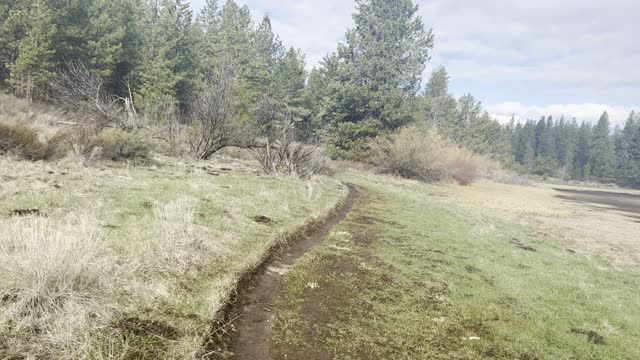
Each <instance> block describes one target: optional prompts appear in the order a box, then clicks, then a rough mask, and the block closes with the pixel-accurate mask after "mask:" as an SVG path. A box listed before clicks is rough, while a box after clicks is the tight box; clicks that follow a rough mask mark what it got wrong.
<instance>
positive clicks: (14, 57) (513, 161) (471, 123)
mask: <svg viewBox="0 0 640 360" xmlns="http://www.w3.org/2000/svg"><path fill="white" fill-rule="evenodd" d="M355 4H356V8H355V12H354V14H353V19H354V23H355V24H354V26H353V28H351V29H349V30H347V32H346V34H345V41H344V42H342V43H339V44H338V45H337V47H336V49H335V51H333V52H332V53H330V54H328V55H327V56H326V57H325V58H324V59H323V60H322V61H321V63H320V64H319V65H317V66H316V67H315V68H314V69H313V70H311V71H309V72H308V71H307V70H306V63H305V56H304V54H303V53H302V52H301V51H300V50H299V49H295V48H287V47H286V46H285V45H284V44H283V42H282V41H281V39H280V38H279V37H278V35H277V34H275V32H274V31H273V28H272V26H271V21H270V19H269V17H268V16H264V17H263V18H262V19H261V20H260V21H258V22H257V23H256V22H254V20H253V19H252V17H251V11H250V9H249V8H248V7H247V6H241V5H239V4H238V3H236V2H235V1H234V0H226V1H224V3H222V2H220V3H219V2H218V1H217V0H207V1H206V3H205V6H204V8H203V10H202V11H201V12H200V13H198V14H194V13H193V11H192V10H191V8H190V6H189V2H188V0H17V1H16V0H0V14H7V15H6V16H3V17H2V18H0V82H2V83H4V84H7V85H8V86H9V87H10V88H11V91H13V92H14V93H15V94H17V95H19V96H23V97H25V98H28V99H29V100H37V99H43V100H46V99H49V98H50V96H49V93H50V87H51V84H52V82H53V83H55V82H56V81H55V78H56V77H58V76H59V74H60V70H61V69H63V68H65V67H69V64H70V63H79V64H82V67H83V68H86V69H87V71H88V72H90V73H91V74H92V76H97V77H100V79H101V81H100V82H99V84H100V90H101V91H104V92H106V93H108V94H112V95H114V96H120V97H127V96H129V97H130V98H132V99H134V100H135V108H136V109H137V110H139V111H141V112H142V113H144V114H146V115H147V116H156V117H161V116H162V115H161V114H162V111H161V110H162V109H163V108H164V107H165V106H166V104H167V103H169V104H171V105H172V106H175V107H176V108H177V109H179V111H181V112H184V113H196V115H197V113H198V112H200V113H202V110H203V109H202V107H203V106H204V105H203V104H205V105H206V104H209V105H210V103H216V104H219V103H221V102H220V101H204V100H206V99H209V100H215V99H213V98H211V97H212V96H214V95H215V94H216V92H215V91H212V90H210V91H209V93H208V95H207V96H208V97H209V98H207V96H204V95H203V91H205V92H206V89H207V88H209V89H210V88H211V86H210V85H211V84H209V86H208V80H207V79H210V78H211V74H212V73H214V72H215V71H219V69H220V68H221V67H222V68H225V69H226V70H225V73H227V72H228V73H230V74H232V76H233V78H234V81H233V86H232V92H233V94H232V95H233V105H234V106H233V114H232V115H233V116H232V117H233V119H234V121H236V122H239V123H245V124H249V123H254V124H257V125H259V127H261V128H262V129H269V128H270V125H269V124H268V122H270V121H274V119H276V118H278V117H279V116H275V115H273V114H272V113H273V111H272V110H273V109H275V108H279V109H285V111H286V113H287V118H290V119H291V120H292V122H293V124H295V128H296V132H297V133H298V134H299V136H300V137H301V138H302V139H312V138H313V139H317V138H320V139H322V140H323V141H324V144H325V145H326V146H325V148H326V149H327V150H328V152H329V154H330V155H331V156H332V157H336V158H351V159H356V160H358V159H362V158H366V157H368V156H369V155H370V150H371V149H370V146H371V145H370V144H371V139H372V138H376V137H378V136H384V135H385V134H390V133H393V132H395V131H396V130H398V129H400V128H403V127H405V126H407V125H410V124H411V125H418V126H422V127H425V128H434V129H436V130H437V131H438V132H439V133H440V134H441V135H442V136H443V137H444V138H446V139H448V141H450V142H452V143H454V144H457V145H459V146H461V147H466V148H468V149H470V150H472V151H474V152H476V153H478V154H482V155H486V156H488V157H491V158H494V159H497V160H499V161H501V162H502V163H503V164H505V165H507V166H509V167H511V168H514V169H518V170H520V171H523V172H530V173H536V174H546V175H559V176H562V177H565V178H573V179H595V180H602V181H613V180H615V181H617V182H618V183H620V184H623V185H633V186H640V170H639V169H640V129H639V128H640V120H639V119H638V115H637V114H635V113H633V114H631V115H630V117H629V120H628V121H627V123H626V125H625V126H624V128H620V129H618V128H617V129H614V130H613V131H612V129H611V125H610V121H609V119H608V115H607V114H604V115H603V117H602V118H601V119H600V121H599V122H598V124H595V125H590V124H588V123H582V124H578V123H577V121H576V120H574V119H571V120H566V119H559V120H557V121H556V120H554V119H552V118H545V119H540V120H539V121H526V122H524V123H518V124H516V123H515V122H512V123H510V124H506V125H502V124H500V123H499V122H498V121H497V120H496V119H494V118H492V117H491V116H490V114H489V113H488V112H487V111H485V110H484V109H483V107H482V104H481V103H480V102H479V101H478V100H477V99H476V98H475V97H474V96H473V95H471V94H466V95H464V96H461V97H458V98H456V97H455V96H453V95H452V94H451V93H450V92H449V88H448V86H449V75H448V74H447V71H446V70H445V69H444V68H439V69H436V70H435V71H433V72H432V74H431V76H430V78H428V79H427V81H426V83H424V82H423V78H422V74H423V72H424V70H425V66H426V64H427V62H428V61H429V59H430V53H431V50H432V49H433V46H434V39H435V36H434V34H433V32H432V31H431V30H428V29H427V27H426V26H425V24H424V22H423V20H422V19H421V17H420V16H419V15H418V7H417V5H415V4H414V3H413V2H412V1H411V0H393V1H389V0H356V1H355ZM229 64H230V68H228V67H229ZM225 84H226V82H225ZM216 86H218V87H220V86H219V85H216ZM229 86H231V85H229ZM218 93H220V91H218ZM265 99H267V100H268V101H265ZM222 103H224V102H222ZM273 104H278V105H277V106H275V105H273ZM209 107H210V106H209ZM159 109H160V110H159ZM209 110H211V109H209ZM207 114H209V113H207ZM207 116H209V115H207ZM207 116H200V117H202V118H203V119H201V120H202V121H201V122H206V121H209V122H211V119H208V118H207ZM225 116H226V115H225ZM192 117H193V116H192ZM195 117H196V118H198V116H195Z"/></svg>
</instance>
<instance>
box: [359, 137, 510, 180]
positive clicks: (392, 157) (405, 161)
mask: <svg viewBox="0 0 640 360" xmlns="http://www.w3.org/2000/svg"><path fill="white" fill-rule="evenodd" d="M371 152H372V153H371V157H370V159H369V162H371V163H372V164H374V165H376V166H378V167H379V168H380V170H381V171H382V172H384V173H388V174H393V175H397V176H401V177H404V178H410V179H417V180H421V181H425V182H433V181H439V180H443V179H446V178H448V177H451V178H453V179H455V180H456V181H457V182H458V183H460V184H461V185H468V184H471V183H472V182H473V181H474V180H476V179H477V178H478V177H479V176H480V174H481V172H482V171H483V170H487V169H489V168H497V167H498V165H497V164H496V163H495V162H493V161H491V160H488V159H486V158H483V157H481V156H478V155H476V154H474V153H473V152H471V151H469V150H467V149H461V148H459V147H457V146H455V145H453V144H451V143H450V142H448V141H447V140H445V139H443V138H442V137H441V136H440V135H438V134H437V132H435V131H434V130H422V129H419V128H418V127H415V126H410V127H406V128H402V129H401V130H400V131H398V132H397V133H394V134H391V135H388V136H384V137H378V138H377V139H375V140H373V142H372V145H371Z"/></svg>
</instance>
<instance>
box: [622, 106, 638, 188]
mask: <svg viewBox="0 0 640 360" xmlns="http://www.w3.org/2000/svg"><path fill="white" fill-rule="evenodd" d="M633 117H634V119H635V120H634V121H633V123H632V124H631V125H630V126H629V128H626V127H625V130H624V131H625V132H626V134H625V136H626V137H627V139H628V142H629V143H628V152H629V170H628V177H629V184H630V185H631V186H634V187H640V114H638V113H634V116H633Z"/></svg>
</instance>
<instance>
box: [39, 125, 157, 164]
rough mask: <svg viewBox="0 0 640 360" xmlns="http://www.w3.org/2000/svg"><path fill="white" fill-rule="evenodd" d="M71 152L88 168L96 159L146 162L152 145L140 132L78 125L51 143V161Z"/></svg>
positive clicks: (149, 156) (65, 131)
mask: <svg viewBox="0 0 640 360" xmlns="http://www.w3.org/2000/svg"><path fill="white" fill-rule="evenodd" d="M69 153H70V154H71V156H73V158H75V159H76V160H77V161H78V162H80V163H82V164H83V165H85V166H86V165H88V164H89V163H91V162H92V161H96V160H111V161H127V162H134V163H146V162H148V161H150V159H151V146H150V145H149V142H148V141H147V138H146V137H145V136H144V135H143V134H142V133H141V132H140V131H135V132H127V131H124V130H120V129H105V130H103V131H99V130H98V129H96V128H94V127H92V126H76V127H73V128H69V129H67V130H64V131H60V132H58V133H57V134H56V135H55V136H54V137H52V138H51V139H50V140H49V146H48V154H49V156H50V157H51V158H55V157H62V156H64V155H66V154H69Z"/></svg>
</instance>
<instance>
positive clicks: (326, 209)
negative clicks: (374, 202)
mask: <svg viewBox="0 0 640 360" xmlns="http://www.w3.org/2000/svg"><path fill="white" fill-rule="evenodd" d="M158 164H162V165H157V166H153V165H150V166H143V167H128V166H126V165H116V164H114V163H107V162H105V163H98V164H95V165H94V166H92V167H83V166H81V165H78V164H76V163H75V162H72V161H70V160H63V161H61V162H60V163H43V162H37V163H33V162H26V161H15V160H12V159H10V158H8V157H2V158H0V229H2V231H0V358H2V359H5V358H16V359H17V358H56V359H71V358H96V359H107V358H112V359H140V358H148V359H157V358H167V359H175V358H194V357H197V356H199V355H202V353H201V350H202V349H203V347H204V343H205V342H206V341H207V339H208V334H209V332H210V331H211V329H210V325H211V324H212V321H213V320H214V319H215V316H216V315H217V313H218V311H219V310H220V309H221V307H222V306H223V305H224V304H225V303H226V302H227V300H228V298H229V296H230V295H231V292H232V291H233V289H234V288H235V286H236V283H237V281H238V280H239V278H240V277H241V275H242V274H243V273H244V272H246V271H249V270H251V269H252V268H253V267H255V266H256V265H257V264H258V263H259V262H260V261H262V258H263V257H264V256H265V254H266V253H267V252H268V249H269V248H270V247H272V246H273V245H274V244H275V243H276V242H278V241H283V240H285V238H286V237H287V235H288V234H292V233H294V232H296V231H298V229H300V228H301V227H302V226H303V225H305V224H306V223H308V222H310V221H314V220H316V219H319V218H322V217H325V216H327V215H328V214H329V213H330V212H331V211H332V210H333V209H334V208H335V207H336V206H337V205H338V204H339V203H340V202H341V201H343V199H344V197H345V196H346V188H345V187H344V186H343V185H341V184H340V183H338V182H337V181H336V180H332V179H329V178H316V179H314V180H310V181H303V180H299V179H296V178H293V177H291V178H288V177H277V178H276V177H268V176H259V175H257V174H256V172H255V171H254V170H253V168H252V167H251V164H247V163H243V162H237V161H231V160H223V159H218V160H216V161H210V162H197V163H196V162H181V161H177V160H172V159H167V158H163V159H159V161H158Z"/></svg>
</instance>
